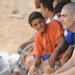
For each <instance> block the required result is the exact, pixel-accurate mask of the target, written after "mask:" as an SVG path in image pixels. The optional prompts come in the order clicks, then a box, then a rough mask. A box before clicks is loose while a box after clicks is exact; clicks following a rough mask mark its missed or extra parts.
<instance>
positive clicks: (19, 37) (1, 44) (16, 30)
mask: <svg viewBox="0 0 75 75" xmlns="http://www.w3.org/2000/svg"><path fill="white" fill-rule="evenodd" d="M19 3H20V5H19V8H20V9H19V10H20V11H19V13H18V14H17V15H19V16H22V17H23V19H20V18H13V17H11V16H12V11H13V4H12V1H11V0H10V2H9V5H7V6H5V5H4V4H1V2H0V51H6V52H8V54H9V55H11V54H13V53H16V52H17V48H18V47H19V46H20V45H21V44H22V43H24V42H26V41H28V40H29V39H30V38H31V37H32V36H33V35H34V33H35V31H34V30H33V29H32V28H31V27H30V26H29V24H28V22H27V17H28V15H29V14H30V13H31V12H32V11H34V10H36V9H35V6H34V0H25V3H24V2H23V0H19ZM22 3H24V4H25V6H24V5H23V4H22ZM25 8H26V9H25Z"/></svg>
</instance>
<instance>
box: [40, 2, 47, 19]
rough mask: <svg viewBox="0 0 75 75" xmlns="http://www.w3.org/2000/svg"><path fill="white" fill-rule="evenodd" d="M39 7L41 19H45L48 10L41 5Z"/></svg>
mask: <svg viewBox="0 0 75 75" xmlns="http://www.w3.org/2000/svg"><path fill="white" fill-rule="evenodd" d="M40 7H41V13H42V15H43V17H44V18H45V19H46V18H47V15H48V9H47V8H44V7H43V5H42V3H41V5H40Z"/></svg>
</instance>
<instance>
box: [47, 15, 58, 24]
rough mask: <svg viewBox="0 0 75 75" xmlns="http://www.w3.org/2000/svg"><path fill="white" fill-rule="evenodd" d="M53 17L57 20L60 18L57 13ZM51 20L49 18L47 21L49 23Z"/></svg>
mask: <svg viewBox="0 0 75 75" xmlns="http://www.w3.org/2000/svg"><path fill="white" fill-rule="evenodd" d="M53 19H55V20H59V19H58V16H57V15H55V16H54V17H53ZM50 21H51V19H50V18H48V19H47V21H46V23H49V22H50Z"/></svg>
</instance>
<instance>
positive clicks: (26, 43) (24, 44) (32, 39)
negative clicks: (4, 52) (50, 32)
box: [20, 33, 36, 49]
mask: <svg viewBox="0 0 75 75" xmlns="http://www.w3.org/2000/svg"><path fill="white" fill-rule="evenodd" d="M35 34H36V33H35ZM35 34H34V35H33V37H32V38H31V39H30V40H29V41H27V42H25V43H23V44H22V45H20V48H21V49H24V48H25V47H26V46H27V45H28V44H31V43H33V42H34V36H35Z"/></svg>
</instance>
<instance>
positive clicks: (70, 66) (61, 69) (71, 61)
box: [56, 59, 74, 73]
mask: <svg viewBox="0 0 75 75" xmlns="http://www.w3.org/2000/svg"><path fill="white" fill-rule="evenodd" d="M73 66H74V64H73V59H70V60H68V62H67V63H66V64H65V65H64V66H63V67H61V68H60V69H59V70H57V71H56V73H61V72H64V71H67V70H69V69H70V68H72V67H73Z"/></svg>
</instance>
